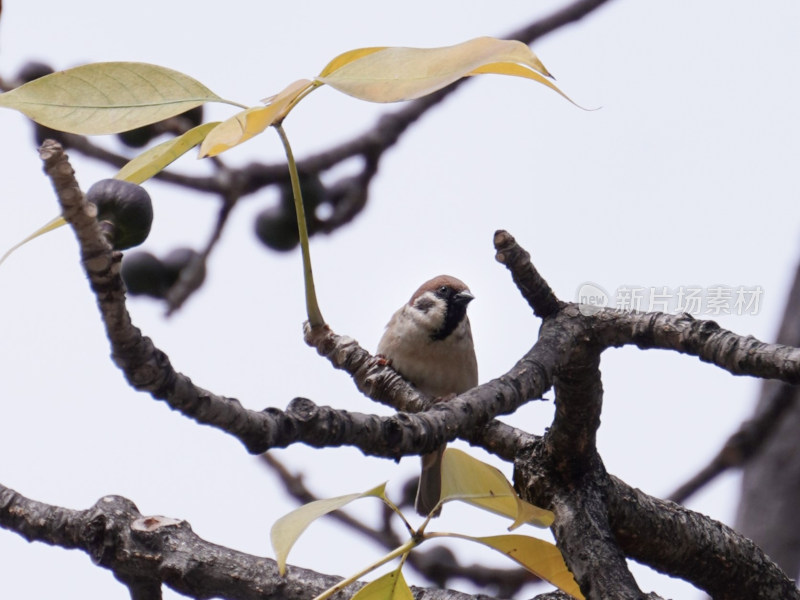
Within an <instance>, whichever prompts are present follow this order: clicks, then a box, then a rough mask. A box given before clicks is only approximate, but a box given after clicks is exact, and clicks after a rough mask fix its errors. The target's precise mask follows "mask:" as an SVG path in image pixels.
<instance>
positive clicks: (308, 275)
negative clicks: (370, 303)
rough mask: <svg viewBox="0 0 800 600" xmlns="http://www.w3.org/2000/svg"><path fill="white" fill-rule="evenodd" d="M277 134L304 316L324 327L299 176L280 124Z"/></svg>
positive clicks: (287, 139) (314, 323) (276, 127)
mask: <svg viewBox="0 0 800 600" xmlns="http://www.w3.org/2000/svg"><path fill="white" fill-rule="evenodd" d="M273 126H274V127H275V129H276V131H277V132H278V135H279V136H280V138H281V142H282V143H283V149H284V151H285V152H286V160H287V162H288V163H289V177H290V179H291V181H292V194H293V195H294V208H295V212H296V213H297V230H298V232H299V234H300V251H301V252H302V254H303V281H304V282H305V286H306V314H307V315H308V322H309V324H310V325H311V327H320V326H322V325H325V319H323V318H322V312H321V311H320V309H319V303H318V302H317V292H316V290H315V289H314V274H313V273H312V271H311V252H310V250H309V247H308V225H307V224H306V213H305V209H304V208H303V194H302V192H301V191H300V176H299V174H298V173H297V163H296V162H295V160H294V154H293V153H292V147H291V145H290V144H289V138H288V137H287V136H286V132H285V131H284V129H283V124H282V123H275V124H274V125H273Z"/></svg>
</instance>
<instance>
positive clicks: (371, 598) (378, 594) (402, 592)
mask: <svg viewBox="0 0 800 600" xmlns="http://www.w3.org/2000/svg"><path fill="white" fill-rule="evenodd" d="M350 600H414V594H412V593H411V588H409V587H408V584H407V583H406V580H405V577H403V572H402V571H401V570H400V569H396V570H394V571H391V572H389V573H386V574H385V575H381V576H380V577H378V578H377V579H376V580H375V581H370V582H369V583H368V584H367V585H365V586H364V587H363V588H361V589H360V590H358V592H356V593H355V594H354V595H353V597H352V598H351V599H350Z"/></svg>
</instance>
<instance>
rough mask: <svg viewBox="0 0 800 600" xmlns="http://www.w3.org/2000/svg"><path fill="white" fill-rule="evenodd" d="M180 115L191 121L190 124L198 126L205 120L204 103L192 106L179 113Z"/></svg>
mask: <svg viewBox="0 0 800 600" xmlns="http://www.w3.org/2000/svg"><path fill="white" fill-rule="evenodd" d="M178 117H179V118H184V119H186V120H187V121H189V125H191V126H192V127H197V126H198V125H200V123H202V122H203V105H202V104H201V105H200V106H195V107H194V108H190V109H189V110H187V111H186V112H185V113H181V114H179V115H178Z"/></svg>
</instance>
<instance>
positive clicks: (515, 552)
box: [458, 534, 583, 600]
mask: <svg viewBox="0 0 800 600" xmlns="http://www.w3.org/2000/svg"><path fill="white" fill-rule="evenodd" d="M458 537H459V538H463V539H471V540H473V541H475V542H478V543H479V544H483V545H485V546H488V547H489V548H493V549H494V550H497V551H498V552H502V553H503V554H505V555H506V556H508V557H509V558H511V559H512V560H515V561H516V562H518V563H519V564H520V565H522V566H523V567H525V568H526V569H527V570H528V571H530V572H531V573H534V574H535V575H537V576H538V577H541V578H542V579H544V580H545V581H549V582H550V583H552V584H553V585H554V586H556V587H557V588H558V589H560V590H563V591H564V592H566V593H567V594H569V595H570V596H572V597H573V598H577V599H578V600H583V594H581V589H580V587H578V584H577V582H576V581H575V578H574V577H573V576H572V573H571V572H570V570H569V569H568V568H567V565H566V563H565V562H564V557H563V556H562V555H561V551H560V550H559V549H558V548H557V547H556V546H554V545H553V544H551V543H550V542H545V541H544V540H538V539H536V538H532V537H529V536H527V535H515V534H507V535H494V536H488V537H470V536H458Z"/></svg>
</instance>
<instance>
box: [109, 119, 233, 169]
mask: <svg viewBox="0 0 800 600" xmlns="http://www.w3.org/2000/svg"><path fill="white" fill-rule="evenodd" d="M219 123H220V122H219V121H213V122H211V123H203V124H202V125H198V126H197V127H194V128H192V129H190V130H189V131H187V132H186V133H184V134H182V135H179V136H178V137H175V138H172V139H169V140H167V141H166V142H162V143H161V144H158V145H157V146H153V147H152V148H150V149H149V150H146V151H145V152H142V153H141V154H140V155H139V156H137V157H135V158H134V159H132V160H131V161H130V162H129V163H128V164H126V165H125V166H124V167H122V168H121V169H120V170H119V172H118V173H117V174H116V175H114V179H124V180H125V181H130V182H131V183H142V182H143V181H147V180H148V179H150V178H151V177H152V176H153V175H155V174H156V173H158V172H160V171H163V170H164V169H165V168H166V167H167V166H168V165H169V164H170V163H172V162H174V161H175V160H177V159H178V158H180V157H181V156H183V155H184V154H186V153H187V152H188V151H189V150H191V149H192V148H194V147H195V146H197V144H199V143H200V142H202V141H203V140H204V139H205V137H206V135H208V132H209V131H211V130H212V129H214V128H215V127H216V126H217V125H219Z"/></svg>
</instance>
